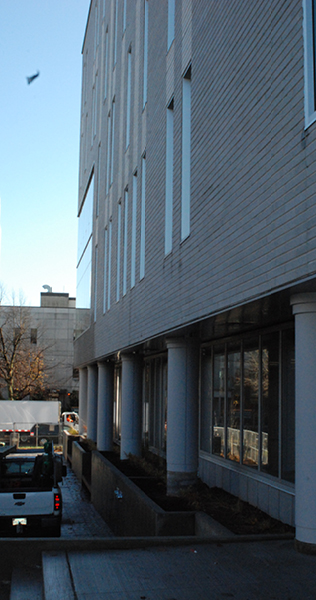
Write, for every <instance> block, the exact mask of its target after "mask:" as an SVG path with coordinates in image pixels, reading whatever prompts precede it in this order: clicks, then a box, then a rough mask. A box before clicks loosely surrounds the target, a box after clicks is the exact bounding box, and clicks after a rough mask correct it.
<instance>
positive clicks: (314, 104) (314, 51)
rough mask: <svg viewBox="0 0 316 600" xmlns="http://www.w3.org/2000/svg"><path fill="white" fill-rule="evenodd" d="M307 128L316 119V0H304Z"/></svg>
mask: <svg viewBox="0 0 316 600" xmlns="http://www.w3.org/2000/svg"><path fill="white" fill-rule="evenodd" d="M303 15H304V18H303V34H304V99H305V128H307V127H309V125H311V123H313V122H314V121H315V120H316V76H315V73H316V39H315V38H316V0H303Z"/></svg>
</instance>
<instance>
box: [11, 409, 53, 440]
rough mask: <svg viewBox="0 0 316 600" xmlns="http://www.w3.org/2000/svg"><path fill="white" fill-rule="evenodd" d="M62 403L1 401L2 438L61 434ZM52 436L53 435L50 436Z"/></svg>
mask: <svg viewBox="0 0 316 600" xmlns="http://www.w3.org/2000/svg"><path fill="white" fill-rule="evenodd" d="M60 412H61V403H60V402H59V401H58V400H13V401H12V400H0V435H1V438H2V439H3V437H4V436H5V438H8V437H10V435H11V434H19V436H17V439H18V438H19V437H21V439H22V441H24V440H23V437H24V438H25V440H26V438H28V437H29V436H30V437H31V438H32V437H34V438H36V441H38V437H39V436H40V437H43V438H44V437H45V436H46V437H52V436H54V435H55V436H56V435H58V434H59V428H60ZM50 434H51V435H50Z"/></svg>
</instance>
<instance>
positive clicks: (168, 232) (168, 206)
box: [165, 100, 173, 255]
mask: <svg viewBox="0 0 316 600" xmlns="http://www.w3.org/2000/svg"><path fill="white" fill-rule="evenodd" d="M166 130H167V131H166V199H165V255H166V254H169V252H171V250H172V212H173V100H172V102H170V104H169V106H168V108H167V123H166Z"/></svg>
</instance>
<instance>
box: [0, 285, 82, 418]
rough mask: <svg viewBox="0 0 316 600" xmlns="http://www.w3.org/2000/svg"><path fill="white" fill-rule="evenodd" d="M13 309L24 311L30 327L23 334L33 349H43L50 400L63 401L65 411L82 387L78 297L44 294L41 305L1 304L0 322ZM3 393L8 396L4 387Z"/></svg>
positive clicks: (26, 326)
mask: <svg viewBox="0 0 316 600" xmlns="http://www.w3.org/2000/svg"><path fill="white" fill-rule="evenodd" d="M12 311H18V312H19V313H20V312H21V311H22V313H23V314H22V317H21V319H22V322H23V327H25V328H26V329H27V331H26V332H25V335H24V337H25V338H26V337H27V336H28V338H29V347H30V349H35V348H38V349H39V350H43V356H44V373H45V379H44V387H45V394H46V397H47V399H58V400H60V401H61V402H62V407H63V409H64V410H65V409H66V408H67V407H69V408H70V407H71V406H72V405H74V406H76V405H77V403H78V390H79V373H78V370H77V369H75V368H74V347H73V340H74V336H75V330H76V327H77V318H78V311H76V299H75V298H69V294H66V293H54V292H46V293H41V304H40V306H38V307H37V306H36V307H35V306H34V307H33V306H29V307H22V309H21V307H19V306H0V318H1V321H2V322H3V321H4V320H6V315H10V314H12ZM79 314H80V311H79ZM11 322H13V321H12V320H11ZM18 322H19V321H18V320H17V321H16V323H18ZM12 333H14V332H12ZM1 392H2V396H3V397H6V392H7V390H6V388H5V387H2V389H1Z"/></svg>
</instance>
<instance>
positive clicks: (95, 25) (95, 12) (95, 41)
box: [94, 2, 99, 58]
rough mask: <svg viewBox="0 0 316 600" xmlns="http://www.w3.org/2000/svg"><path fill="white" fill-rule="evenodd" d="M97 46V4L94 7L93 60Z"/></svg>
mask: <svg viewBox="0 0 316 600" xmlns="http://www.w3.org/2000/svg"><path fill="white" fill-rule="evenodd" d="M98 44H99V10H98V3H97V2H96V3H95V6H94V58H95V57H96V53H97V47H98Z"/></svg>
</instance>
